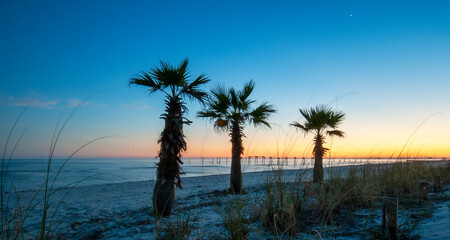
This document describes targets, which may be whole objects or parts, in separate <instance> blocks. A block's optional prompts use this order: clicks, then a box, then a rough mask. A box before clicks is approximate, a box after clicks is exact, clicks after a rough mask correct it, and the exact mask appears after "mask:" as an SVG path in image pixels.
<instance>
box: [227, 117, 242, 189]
mask: <svg viewBox="0 0 450 240" xmlns="http://www.w3.org/2000/svg"><path fill="white" fill-rule="evenodd" d="M242 136H243V135H242V131H241V127H240V126H239V123H238V122H237V121H235V122H233V123H232V128H231V174H230V190H231V192H232V193H235V194H236V193H241V192H242V173H241V154H242V153H243V151H244V147H243V146H242Z"/></svg>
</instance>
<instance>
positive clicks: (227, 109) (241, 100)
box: [197, 81, 276, 193]
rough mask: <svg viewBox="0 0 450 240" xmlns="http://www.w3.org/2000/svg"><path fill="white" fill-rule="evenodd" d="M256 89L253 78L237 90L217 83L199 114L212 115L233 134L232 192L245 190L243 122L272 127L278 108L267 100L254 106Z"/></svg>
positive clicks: (218, 126)
mask: <svg viewBox="0 0 450 240" xmlns="http://www.w3.org/2000/svg"><path fill="white" fill-rule="evenodd" d="M254 89H255V82H254V81H250V82H248V83H246V84H245V85H244V88H243V89H241V90H239V91H237V90H235V89H234V88H225V87H223V86H216V87H215V88H214V89H213V90H212V91H211V94H210V97H209V99H208V101H207V102H206V107H205V108H204V109H203V110H202V111H199V112H198V114H197V116H198V117H202V118H209V119H210V120H211V121H212V122H213V123H214V128H215V129H216V130H217V131H219V132H220V131H224V132H228V135H229V136H230V137H231V140H230V141H231V145H232V147H231V155H232V162H231V174H230V190H231V191H232V192H233V193H241V192H242V173H241V155H242V154H243V153H244V146H243V143H242V138H243V137H245V135H244V132H243V131H244V125H245V124H247V123H253V125H254V126H255V127H256V126H266V127H269V128H270V124H269V122H268V118H269V116H270V115H271V114H272V113H274V112H276V110H275V109H274V107H273V106H272V105H270V104H269V103H267V102H264V103H262V104H260V105H259V106H257V107H256V108H253V105H254V103H255V100H251V99H250V95H251V94H252V92H253V90H254Z"/></svg>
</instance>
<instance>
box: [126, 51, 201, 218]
mask: <svg viewBox="0 0 450 240" xmlns="http://www.w3.org/2000/svg"><path fill="white" fill-rule="evenodd" d="M187 65H188V59H187V58H186V59H185V60H184V61H183V62H182V63H181V64H180V65H179V66H177V67H175V66H172V65H170V64H168V63H166V62H163V61H160V66H159V67H154V68H152V69H151V70H150V71H148V72H141V73H140V74H138V75H137V76H136V77H133V78H131V79H130V81H129V84H130V85H132V84H136V85H141V86H145V87H149V93H150V94H151V93H154V92H162V93H164V94H165V100H164V101H165V104H166V109H165V113H164V114H162V115H161V118H162V119H164V121H165V125H164V130H163V131H162V133H161V136H160V138H159V140H158V143H160V144H161V149H160V151H159V163H158V169H157V179H156V184H155V189H154V191H153V206H154V208H155V212H156V213H157V214H158V215H162V216H166V215H169V214H170V213H171V210H172V206H173V201H174V197H175V188H174V185H176V186H177V187H179V188H182V187H181V178H180V174H181V172H180V164H183V162H182V161H181V152H182V151H186V142H185V140H184V133H183V124H189V123H191V122H190V121H189V120H187V119H186V118H184V117H183V113H185V111H186V110H187V109H186V106H185V103H184V101H183V98H185V97H188V98H190V99H191V100H196V101H199V102H201V103H203V102H204V100H205V99H206V98H207V93H206V92H204V91H202V90H201V89H200V86H201V85H203V84H205V83H207V82H209V79H208V78H207V77H206V76H205V75H203V74H202V75H200V76H198V77H197V78H196V79H195V80H193V81H191V80H190V79H189V78H190V76H189V72H188V71H187ZM175 180H176V182H175Z"/></svg>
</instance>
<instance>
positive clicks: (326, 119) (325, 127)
mask: <svg viewBox="0 0 450 240" xmlns="http://www.w3.org/2000/svg"><path fill="white" fill-rule="evenodd" d="M300 114H301V115H302V116H303V117H304V118H305V122H304V124H300V123H298V122H293V123H292V124H291V126H293V127H296V128H297V129H300V130H302V131H303V132H304V133H305V135H306V134H307V133H310V132H311V133H313V134H315V137H314V149H313V154H314V170H313V181H314V182H316V183H323V156H324V155H325V153H326V152H327V151H328V148H324V147H323V144H324V143H325V135H328V136H338V137H344V132H343V131H341V130H339V129H337V128H338V127H339V124H341V123H342V121H343V120H344V118H345V114H344V113H343V112H340V111H333V110H332V109H331V108H330V107H327V106H325V105H319V106H316V107H315V108H310V109H300Z"/></svg>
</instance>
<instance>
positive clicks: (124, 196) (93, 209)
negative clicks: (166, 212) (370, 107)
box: [27, 167, 450, 239]
mask: <svg viewBox="0 0 450 240" xmlns="http://www.w3.org/2000/svg"><path fill="white" fill-rule="evenodd" d="M339 170H342V171H347V170H348V167H341V168H339ZM301 172H302V173H305V178H306V179H308V178H310V176H311V170H302V171H301ZM298 173H299V171H294V170H287V171H284V173H283V179H284V181H293V180H294V179H295V178H296V175H297V174H298ZM271 176H273V172H259V173H246V174H244V176H243V179H244V189H245V190H246V191H247V192H248V193H247V194H245V195H243V199H244V201H245V202H246V203H247V204H248V205H249V206H250V207H251V208H252V211H253V212H258V211H259V210H258V209H260V207H261V206H260V202H261V200H262V198H263V196H264V194H265V189H264V183H265V181H266V180H267V179H268V178H270V177H271ZM305 178H304V179H305ZM183 180H184V183H183V187H184V189H181V190H180V189H176V203H175V207H174V209H173V215H172V216H171V217H170V218H166V219H164V220H163V221H162V222H160V224H161V226H162V227H163V228H164V227H165V223H167V222H169V221H172V222H173V221H175V220H177V219H186V218H187V217H188V216H189V217H190V221H191V222H192V223H193V225H194V226H195V227H194V231H193V233H192V234H191V236H192V237H195V236H197V235H198V236H205V237H206V239H210V238H217V237H226V235H224V234H225V233H226V229H225V227H224V225H223V220H222V218H221V215H223V214H224V211H225V210H224V209H225V206H226V205H227V203H229V202H230V200H232V199H238V198H239V196H236V195H235V196H233V195H229V194H227V193H226V192H225V191H226V190H227V189H228V188H229V175H216V176H204V177H192V178H184V179H183ZM153 184H154V182H153V181H142V182H127V183H118V184H104V185H94V186H83V187H75V188H73V189H71V190H70V193H69V195H68V196H67V197H66V198H65V199H64V200H63V201H62V202H61V206H60V208H59V209H58V211H57V212H58V214H57V215H56V216H57V217H55V218H54V219H56V221H55V223H57V225H55V227H56V228H55V229H54V230H53V232H54V233H55V234H56V235H59V236H60V237H63V238H73V239H86V238H92V239H94V238H95V237H99V238H101V239H137V238H138V239H139V238H141V239H153V238H155V237H156V235H157V231H156V227H157V226H156V222H155V219H154V218H153V217H152V209H151V197H152V191H153ZM67 191H69V190H67V189H65V190H61V191H59V192H58V193H57V194H55V195H54V196H52V199H53V200H54V202H53V204H52V207H54V206H56V203H57V202H58V201H59V199H61V198H62V196H63V195H64V194H65V193H67ZM446 204H448V201H447V202H446ZM446 204H443V206H442V207H441V208H439V210H438V211H437V212H436V213H435V215H434V216H433V217H432V219H430V220H427V221H425V223H424V224H423V226H422V228H421V231H422V232H423V235H424V236H426V237H427V239H449V236H450V231H449V230H450V227H449V226H450V216H449V210H448V207H447V205H446ZM40 214H41V213H40V211H35V212H33V213H32V214H31V215H30V221H29V224H28V225H27V230H28V231H30V233H31V234H35V232H34V233H33V230H32V229H35V231H37V229H39V221H38V220H39V216H40ZM250 227H251V228H252V232H251V233H250V235H249V238H250V239H253V238H259V237H261V238H262V239H273V238H274V237H275V238H280V237H287V236H286V234H283V233H279V234H278V235H274V234H272V233H270V232H269V231H266V230H264V229H263V228H262V227H261V226H260V225H259V223H258V222H256V223H252V224H251V226H250ZM352 231H355V229H353V230H352ZM356 232H358V231H356ZM301 237H305V235H299V238H301ZM343 238H344V239H353V238H358V237H355V236H348V237H343Z"/></svg>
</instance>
